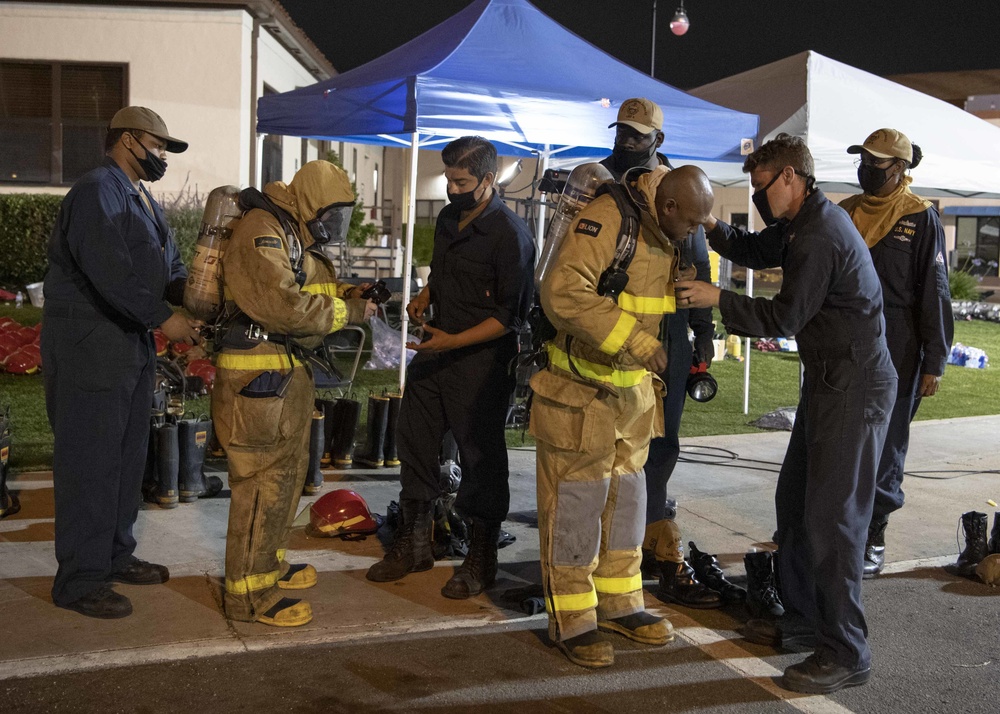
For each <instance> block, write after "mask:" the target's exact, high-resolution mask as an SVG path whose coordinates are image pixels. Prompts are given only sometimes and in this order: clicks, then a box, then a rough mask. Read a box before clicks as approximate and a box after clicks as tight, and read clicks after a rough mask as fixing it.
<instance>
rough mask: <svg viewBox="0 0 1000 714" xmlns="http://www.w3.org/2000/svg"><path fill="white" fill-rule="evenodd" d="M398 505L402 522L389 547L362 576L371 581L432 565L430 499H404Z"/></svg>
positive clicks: (385, 581)
mask: <svg viewBox="0 0 1000 714" xmlns="http://www.w3.org/2000/svg"><path fill="white" fill-rule="evenodd" d="M400 508H401V510H402V516H403V525H402V527H400V528H399V530H397V531H396V535H395V537H394V538H393V541H392V547H391V548H390V549H389V552H388V553H386V554H385V557H384V558H382V560H380V561H379V562H377V563H375V565H373V566H372V567H370V568H369V569H368V573H367V575H365V577H366V578H368V579H369V580H371V581H372V582H376V583H388V582H391V581H393V580H399V579H400V578H402V577H403V576H404V575H407V574H408V573H419V572H422V571H424V570H430V569H431V568H433V567H434V553H433V551H432V549H431V531H432V526H433V521H432V520H431V503H430V501H412V500H409V499H407V500H404V501H403V502H402V503H400Z"/></svg>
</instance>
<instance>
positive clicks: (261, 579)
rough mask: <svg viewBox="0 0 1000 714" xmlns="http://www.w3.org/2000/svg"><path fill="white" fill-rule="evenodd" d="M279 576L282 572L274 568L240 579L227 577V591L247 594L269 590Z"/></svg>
mask: <svg viewBox="0 0 1000 714" xmlns="http://www.w3.org/2000/svg"><path fill="white" fill-rule="evenodd" d="M279 577H281V576H280V573H279V572H278V571H277V570H272V571H271V572H270V573H258V574H255V575H248V576H246V577H245V578H240V579H239V580H230V579H229V578H226V592H228V593H233V594H234V595H246V594H247V593H252V592H257V591H258V590H267V589H268V588H269V587H271V586H273V585H274V584H275V583H276V582H278V578H279Z"/></svg>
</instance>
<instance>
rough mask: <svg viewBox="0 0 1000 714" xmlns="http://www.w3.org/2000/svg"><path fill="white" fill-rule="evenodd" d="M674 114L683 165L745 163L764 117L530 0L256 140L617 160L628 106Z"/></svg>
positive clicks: (460, 24) (271, 116)
mask: <svg viewBox="0 0 1000 714" xmlns="http://www.w3.org/2000/svg"><path fill="white" fill-rule="evenodd" d="M629 97H648V98H649V99H651V100H653V101H654V102H656V103H657V104H659V105H660V107H661V108H662V109H663V115H664V121H663V133H664V135H665V137H666V139H665V141H664V144H663V147H662V149H661V151H663V152H664V153H666V154H667V155H668V156H670V157H671V158H672V159H674V158H676V159H690V160H705V161H725V160H729V161H738V160H739V159H740V151H739V149H740V139H742V138H754V139H755V138H756V135H757V116H756V115H754V114H744V113H741V112H737V111H733V110H730V109H726V108H724V107H721V106H719V105H716V104H712V103H710V102H707V101H704V100H702V99H698V98H696V97H693V96H691V95H689V94H686V93H685V92H682V91H681V90H679V89H676V88H674V87H671V86H670V85H668V84H664V83H663V82H659V81H657V80H655V79H652V78H650V77H648V76H646V75H645V74H643V73H641V72H639V71H637V70H635V69H633V68H631V67H629V66H628V65H626V64H624V63H623V62H620V61H618V60H617V59H615V58H614V57H611V56H610V55H608V54H606V53H604V52H602V51H601V50H599V49H598V48H596V47H594V46H593V45H591V44H590V43H589V42H587V41H585V40H583V39H581V38H580V37H577V36H576V35H575V34H573V33H572V32H570V31H569V30H567V29H566V28H564V27H563V26H562V25H560V24H558V23H557V22H555V21H554V20H552V19H551V18H549V17H548V16H546V15H544V14H543V13H542V12H541V11H539V10H538V9H537V8H536V7H534V6H533V5H532V4H531V3H529V2H527V1H526V0H477V1H476V2H474V3H472V4H471V5H469V7H467V8H465V9H464V10H462V11H461V12H460V13H458V14H457V15H455V16H454V17H452V18H450V19H449V20H446V21H445V22H443V23H441V24H440V25H437V26H436V27H434V28H432V29H430V30H428V31H427V32H425V33H424V34H422V35H420V36H419V37H417V38H415V39H413V40H411V41H410V42H408V43H406V44H405V45H403V46H401V47H398V48H397V49H395V50H393V51H392V52H389V53H388V54H385V55H383V56H382V57H379V58H378V59H376V60H373V61H371V62H369V63H368V64H365V65H362V66H360V67H357V68H356V69H353V70H351V71H350V72H345V73H344V74H341V75H338V76H336V77H333V78H331V79H328V80H326V81H324V82H319V83H317V84H314V85H310V86H308V87H303V88H301V89H297V90H294V91H291V92H285V93H283V94H274V95H270V96H267V97H262V98H261V99H260V100H259V102H258V110H257V117H258V123H257V131H259V132H263V133H269V134H288V135H292V136H304V137H310V138H316V139H333V140H338V141H351V142H359V143H367V144H384V145H397V146H398V145H399V144H400V143H404V144H407V145H408V144H409V143H410V135H411V134H413V133H414V132H416V133H418V134H419V135H420V136H421V140H420V143H421V144H425V143H427V142H428V141H430V140H431V139H430V138H431V137H442V138H449V137H457V136H463V135H468V134H478V135H480V136H484V137H486V138H487V139H489V140H491V141H493V142H495V143H497V144H503V145H505V146H502V147H500V149H501V153H504V154H507V155H519V156H523V155H528V154H530V153H532V151H535V150H540V149H544V147H545V145H549V146H550V147H551V148H556V147H563V151H562V152H560V153H561V155H563V156H594V155H603V154H606V153H607V152H608V149H609V148H610V146H611V144H612V143H613V136H614V135H613V132H612V131H610V130H609V129H608V128H607V126H608V124H610V123H611V122H613V121H615V119H616V116H617V112H618V107H619V106H620V104H621V103H622V102H623V101H624V100H626V99H628V98H629Z"/></svg>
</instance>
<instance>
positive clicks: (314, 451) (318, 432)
mask: <svg viewBox="0 0 1000 714" xmlns="http://www.w3.org/2000/svg"><path fill="white" fill-rule="evenodd" d="M325 425H326V419H325V418H324V416H323V410H322V409H320V408H319V407H318V406H317V408H315V409H313V415H312V420H311V422H310V427H309V468H308V470H306V480H305V483H304V484H303V485H302V493H304V494H305V495H307V496H311V495H313V494H314V493H319V490H320V489H321V488H323V472H322V471H320V462H321V461H322V460H323V446H324V443H323V438H324V434H325Z"/></svg>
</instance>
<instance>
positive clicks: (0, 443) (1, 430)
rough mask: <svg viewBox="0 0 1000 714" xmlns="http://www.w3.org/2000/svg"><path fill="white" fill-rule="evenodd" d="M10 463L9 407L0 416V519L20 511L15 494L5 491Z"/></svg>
mask: <svg viewBox="0 0 1000 714" xmlns="http://www.w3.org/2000/svg"><path fill="white" fill-rule="evenodd" d="M9 463H10V407H8V408H7V409H6V410H5V411H4V413H3V414H0V518H4V517H5V516H13V515H14V514H15V513H17V512H18V511H20V510H21V502H20V501H19V500H18V498H17V494H16V493H11V492H10V491H9V490H8V489H7V473H8V470H9V468H10V467H9V465H8V464H9Z"/></svg>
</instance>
